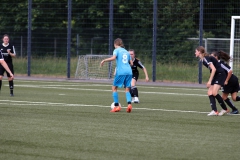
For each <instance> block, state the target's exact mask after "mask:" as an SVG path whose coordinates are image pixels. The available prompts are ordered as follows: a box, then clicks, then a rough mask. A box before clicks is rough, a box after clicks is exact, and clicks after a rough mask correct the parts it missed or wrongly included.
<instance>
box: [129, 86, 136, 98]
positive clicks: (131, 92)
mask: <svg viewBox="0 0 240 160" xmlns="http://www.w3.org/2000/svg"><path fill="white" fill-rule="evenodd" d="M134 88H135V86H133V87H131V90H130V94H131V97H134V95H133V89H134Z"/></svg>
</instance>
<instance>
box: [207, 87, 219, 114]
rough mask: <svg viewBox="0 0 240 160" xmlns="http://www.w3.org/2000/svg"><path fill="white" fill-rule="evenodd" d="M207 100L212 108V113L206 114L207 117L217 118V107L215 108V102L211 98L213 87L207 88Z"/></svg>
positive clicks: (213, 98)
mask: <svg viewBox="0 0 240 160" xmlns="http://www.w3.org/2000/svg"><path fill="white" fill-rule="evenodd" d="M208 98H209V101H210V106H211V108H212V111H211V112H210V113H209V114H208V116H217V115H218V111H217V106H216V100H215V97H214V96H213V85H211V87H209V88H208Z"/></svg>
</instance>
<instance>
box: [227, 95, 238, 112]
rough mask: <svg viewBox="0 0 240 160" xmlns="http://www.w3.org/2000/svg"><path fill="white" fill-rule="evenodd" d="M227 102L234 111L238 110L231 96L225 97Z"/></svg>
mask: <svg viewBox="0 0 240 160" xmlns="http://www.w3.org/2000/svg"><path fill="white" fill-rule="evenodd" d="M225 102H226V103H227V105H228V106H229V107H230V108H231V109H232V110H233V111H235V110H237V108H236V107H235V106H234V105H233V103H232V102H231V101H230V99H229V98H227V99H225Z"/></svg>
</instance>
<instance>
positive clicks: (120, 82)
mask: <svg viewBox="0 0 240 160" xmlns="http://www.w3.org/2000/svg"><path fill="white" fill-rule="evenodd" d="M114 47H115V49H114V51H113V56H112V57H110V58H107V59H104V60H102V62H101V63H100V65H101V66H103V64H104V62H108V61H113V60H116V73H115V77H114V80H113V85H112V92H113V93H112V97H113V101H114V103H115V104H114V105H115V107H114V108H113V109H112V110H111V111H110V112H119V111H120V110H121V107H120V106H119V101H118V92H117V89H118V87H120V88H121V87H122V86H124V87H125V92H126V100H127V103H128V107H127V112H128V113H130V112H131V111H132V105H131V94H130V88H131V80H132V70H131V66H130V64H131V65H133V62H132V60H131V58H130V54H129V52H128V51H127V50H126V49H124V44H123V41H122V39H120V38H117V39H115V40H114ZM129 62H130V64H129Z"/></svg>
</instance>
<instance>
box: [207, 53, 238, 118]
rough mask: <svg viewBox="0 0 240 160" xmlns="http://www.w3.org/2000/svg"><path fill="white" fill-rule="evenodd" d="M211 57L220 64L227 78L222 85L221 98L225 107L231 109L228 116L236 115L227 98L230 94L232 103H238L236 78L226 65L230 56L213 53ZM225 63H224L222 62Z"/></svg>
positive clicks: (235, 109)
mask: <svg viewBox="0 0 240 160" xmlns="http://www.w3.org/2000/svg"><path fill="white" fill-rule="evenodd" d="M211 56H213V57H215V58H216V59H217V60H218V62H220V64H221V67H222V68H223V69H224V70H225V72H226V74H227V78H226V80H225V82H224V85H223V90H222V98H223V100H224V101H225V102H226V103H227V105H228V106H229V107H230V108H231V109H232V112H231V113H230V114H238V109H237V108H236V107H235V106H234V104H233V103H232V102H231V101H230V99H229V98H228V95H229V93H231V96H232V100H233V101H240V97H239V96H237V93H238V90H239V81H238V78H237V77H236V76H235V75H234V74H233V71H232V69H231V67H230V66H229V65H228V64H227V63H226V62H228V61H229V60H230V56H229V55H228V54H227V53H225V52H224V51H214V52H212V53H211ZM223 60H224V61H225V62H224V61H223Z"/></svg>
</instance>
